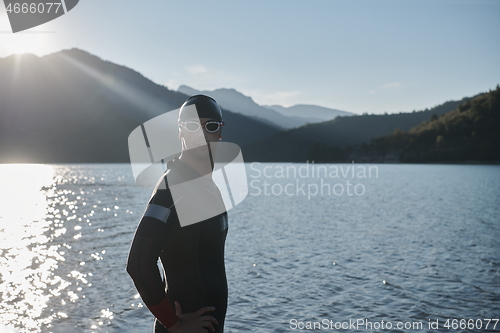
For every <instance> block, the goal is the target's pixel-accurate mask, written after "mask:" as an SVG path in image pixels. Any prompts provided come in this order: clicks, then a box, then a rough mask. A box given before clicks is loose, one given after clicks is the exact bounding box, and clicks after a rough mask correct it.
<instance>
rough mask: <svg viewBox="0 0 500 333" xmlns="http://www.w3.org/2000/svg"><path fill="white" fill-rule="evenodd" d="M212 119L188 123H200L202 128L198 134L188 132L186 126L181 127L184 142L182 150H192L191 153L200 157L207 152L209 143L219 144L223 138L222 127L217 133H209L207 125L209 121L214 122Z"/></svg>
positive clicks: (195, 120)
mask: <svg viewBox="0 0 500 333" xmlns="http://www.w3.org/2000/svg"><path fill="white" fill-rule="evenodd" d="M213 120H214V119H211V118H199V120H198V118H196V119H191V120H188V121H193V122H200V124H201V128H200V129H199V130H198V131H196V132H191V131H189V130H187V129H186V128H185V127H184V126H180V133H179V136H180V138H181V140H182V149H183V150H190V152H192V153H194V154H196V155H198V154H200V153H203V151H206V149H207V147H206V146H207V142H217V141H219V138H220V136H221V131H222V129H221V127H219V129H218V130H217V131H215V132H208V131H207V130H206V128H205V124H206V123H207V122H208V121H213Z"/></svg>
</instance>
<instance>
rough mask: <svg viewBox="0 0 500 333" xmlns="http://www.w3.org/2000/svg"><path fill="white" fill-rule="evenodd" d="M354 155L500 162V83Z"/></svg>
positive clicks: (367, 158)
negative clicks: (494, 87)
mask: <svg viewBox="0 0 500 333" xmlns="http://www.w3.org/2000/svg"><path fill="white" fill-rule="evenodd" d="M351 156H352V157H353V158H356V159H358V160H365V161H387V160H388V159H390V160H392V161H396V162H404V163H438V162H439V163H443V162H445V163H457V162H458V163H460V162H497V163H498V162H500V86H497V88H496V89H495V90H493V91H490V92H488V93H484V94H480V95H478V96H476V97H474V98H473V99H471V100H468V101H466V102H465V103H462V104H460V105H459V106H458V107H457V108H456V109H455V110H453V111H451V112H448V113H445V114H443V115H441V116H440V117H439V116H437V115H433V116H432V117H431V119H430V120H429V121H424V122H422V123H421V124H419V125H417V126H415V127H413V128H411V129H410V130H409V131H407V132H403V131H401V130H395V131H394V133H393V134H391V135H388V136H384V137H380V138H376V139H374V140H372V142H371V143H370V144H368V145H363V146H361V147H357V148H356V149H354V151H353V152H351Z"/></svg>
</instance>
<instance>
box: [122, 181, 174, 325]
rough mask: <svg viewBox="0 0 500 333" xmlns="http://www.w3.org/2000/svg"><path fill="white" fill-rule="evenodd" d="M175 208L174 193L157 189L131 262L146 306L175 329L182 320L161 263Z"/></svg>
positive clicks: (137, 234) (132, 274)
mask: <svg viewBox="0 0 500 333" xmlns="http://www.w3.org/2000/svg"><path fill="white" fill-rule="evenodd" d="M172 205H173V202H172V197H171V194H170V191H169V190H168V189H166V190H165V189H158V188H157V189H156V192H155V194H154V195H153V196H152V197H151V199H150V201H149V204H148V208H147V209H146V211H145V212H144V215H143V217H142V218H141V221H140V222H139V225H138V227H137V229H136V231H135V235H134V239H133V241H132V245H131V247H130V252H129V256H128V261H127V273H128V274H129V275H130V277H131V278H132V280H133V281H134V284H135V286H136V288H137V291H138V292H139V294H140V295H141V298H142V300H143V301H144V304H145V305H146V306H147V307H148V309H149V310H150V311H151V313H153V315H154V316H155V317H156V318H157V319H158V320H159V321H160V322H161V323H162V324H163V326H165V327H167V328H169V327H172V326H173V325H175V323H176V322H177V320H178V317H177V316H176V314H175V309H174V308H173V306H172V304H171V303H170V301H169V299H168V297H167V295H166V293H165V286H164V283H163V281H162V278H161V275H160V271H159V269H158V265H157V261H158V257H159V256H160V253H161V251H162V249H163V247H164V245H165V237H166V235H167V233H168V231H169V224H168V223H167V220H168V217H169V215H170V208H171V207H172Z"/></svg>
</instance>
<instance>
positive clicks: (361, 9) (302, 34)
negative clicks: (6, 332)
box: [0, 0, 500, 114]
mask: <svg viewBox="0 0 500 333" xmlns="http://www.w3.org/2000/svg"><path fill="white" fill-rule="evenodd" d="M499 41H500V1H498V0H429V1H427V0H421V1H405V0H369V1H360V0H349V1H347V0H345V1H335V0H324V1H322V0H307V1H306V0H302V1H297V0H281V1H273V0H265V1H260V0H252V1H219V0H213V1H206V0H205V1H190V0H184V1H170V0H150V1H147V2H146V1H144V2H139V1H123V0H80V2H79V3H78V5H77V6H76V7H75V8H74V9H73V10H71V11H69V12H68V13H67V14H65V15H63V16H61V17H59V18H57V19H55V20H53V21H51V22H48V23H45V24H43V25H40V26H38V27H34V28H32V29H29V30H26V31H25V32H18V33H15V34H13V33H12V31H11V28H10V24H9V21H8V17H7V13H6V10H5V7H4V6H3V4H2V3H0V57H6V56H8V55H10V54H13V53H34V54H36V55H38V56H43V55H46V54H49V53H53V52H57V51H60V50H63V49H70V48H73V47H78V48H80V49H83V50H85V51H88V52H90V53H92V54H95V55H97V56H99V57H100V58H102V59H104V60H109V61H111V62H114V63H117V64H120V65H124V66H127V67H130V68H132V69H134V70H136V71H138V72H139V73H141V74H142V75H144V76H145V77H147V78H149V79H151V80H152V81H154V82H155V83H158V84H162V85H165V86H167V87H168V88H169V89H173V90H176V89H177V88H178V87H179V85H182V84H184V85H188V86H190V87H193V88H195V89H198V90H213V89H217V88H234V89H236V90H238V91H240V92H242V93H243V94H245V95H247V96H250V97H252V98H253V99H254V101H255V102H257V103H259V104H280V105H283V106H291V105H295V104H315V105H321V106H325V107H330V108H334V109H339V110H344V111H350V112H355V113H359V114H361V113H364V112H367V113H376V114H381V113H384V112H387V113H398V112H411V111H413V110H423V109H425V108H431V107H433V106H436V105H438V104H441V103H443V102H445V101H448V100H458V99H461V98H463V97H466V96H473V95H475V94H478V93H480V92H486V91H488V90H489V89H494V88H495V87H496V85H497V84H500V43H499Z"/></svg>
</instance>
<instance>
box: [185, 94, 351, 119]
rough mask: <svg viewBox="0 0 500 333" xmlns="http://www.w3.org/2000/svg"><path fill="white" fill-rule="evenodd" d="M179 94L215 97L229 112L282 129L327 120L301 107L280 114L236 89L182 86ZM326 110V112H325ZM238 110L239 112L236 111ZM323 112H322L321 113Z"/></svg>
mask: <svg viewBox="0 0 500 333" xmlns="http://www.w3.org/2000/svg"><path fill="white" fill-rule="evenodd" d="M177 91H178V92H182V93H184V94H186V95H196V94H205V95H208V96H211V97H213V98H214V99H215V100H217V102H218V103H219V104H220V105H221V106H223V107H224V108H226V109H228V110H233V111H235V112H239V113H242V114H244V115H245V116H252V117H257V118H259V119H260V120H266V121H268V122H269V123H270V124H274V125H276V126H279V127H280V128H294V127H299V126H302V125H305V124H307V123H315V122H320V121H323V120H325V119H324V118H322V117H316V116H314V115H311V114H310V113H308V112H307V110H308V108H307V107H305V108H302V107H299V108H298V110H296V109H292V111H291V112H288V109H289V108H286V110H287V111H285V112H284V113H283V112H280V110H279V109H278V108H279V106H276V109H275V108H273V107H264V106H261V105H259V104H257V103H255V102H254V101H253V99H252V98H251V97H248V96H245V95H243V94H242V93H240V92H239V91H237V90H235V89H226V88H221V89H216V90H213V91H208V90H204V91H200V90H196V89H193V88H191V87H188V86H185V85H181V86H180V87H179V88H178V89H177ZM309 109H310V110H311V111H313V112H315V113H316V114H324V113H327V111H326V110H331V109H327V108H322V107H319V106H312V108H309ZM323 109H325V110H323ZM236 110H237V111H236ZM300 110H303V111H305V112H303V113H300V112H297V111H300ZM319 110H321V111H319ZM335 112H338V114H340V113H342V114H344V113H345V114H346V115H347V114H350V113H349V112H344V111H337V110H332V113H333V114H335ZM333 118H335V115H334V116H332V117H327V119H333Z"/></svg>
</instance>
